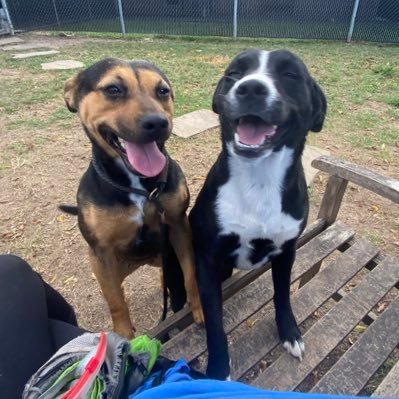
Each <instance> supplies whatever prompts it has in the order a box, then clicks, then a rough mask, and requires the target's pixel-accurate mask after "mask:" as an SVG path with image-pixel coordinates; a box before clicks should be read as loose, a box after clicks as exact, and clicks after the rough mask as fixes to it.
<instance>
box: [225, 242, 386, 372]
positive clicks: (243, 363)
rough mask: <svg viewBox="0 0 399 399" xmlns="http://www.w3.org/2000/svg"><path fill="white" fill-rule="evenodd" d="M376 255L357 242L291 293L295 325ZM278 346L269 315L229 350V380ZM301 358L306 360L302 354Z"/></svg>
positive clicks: (369, 247)
mask: <svg viewBox="0 0 399 399" xmlns="http://www.w3.org/2000/svg"><path fill="white" fill-rule="evenodd" d="M377 253H378V250H377V249H376V248H375V247H374V246H373V245H372V244H370V243H369V242H368V241H366V240H361V241H358V242H356V243H355V244H354V245H353V247H351V248H349V249H348V250H347V251H346V252H344V253H341V254H340V255H339V256H338V257H337V258H336V260H335V261H333V262H332V263H331V264H329V265H328V266H327V267H326V268H325V269H323V270H322V271H321V272H320V273H318V274H317V275H316V276H315V277H314V278H313V279H312V280H311V281H309V283H308V284H306V285H305V286H304V287H303V288H302V289H300V290H299V291H298V292H297V293H295V294H294V295H293V296H292V299H291V303H292V308H293V312H294V314H295V317H296V320H297V323H298V324H300V323H302V322H303V321H304V320H306V319H307V318H308V317H309V316H311V315H312V314H313V312H315V311H316V310H317V309H318V308H319V307H320V306H321V305H322V304H323V303H324V302H326V301H327V300H328V299H329V298H330V297H331V296H332V295H333V294H334V292H336V291H337V290H338V289H339V288H341V287H342V286H343V285H344V284H345V283H346V282H347V281H348V280H350V279H351V278H352V277H353V276H355V275H356V273H358V272H359V270H361V269H362V267H364V265H365V264H366V263H367V262H368V261H369V260H370V259H372V258H373V257H374V256H376V254H377ZM316 341H317V340H316ZM278 344H279V338H278V335H277V328H276V324H275V321H274V312H273V314H270V315H269V316H268V317H267V318H265V319H263V320H261V321H260V322H258V323H256V324H255V326H254V327H253V328H252V329H251V330H250V331H249V332H248V333H247V334H246V335H244V336H243V337H241V338H240V339H239V340H237V341H236V342H235V343H233V345H232V346H231V350H230V352H231V361H232V370H233V372H232V376H233V378H234V379H238V378H241V377H242V376H243V375H244V374H245V373H246V372H247V371H248V370H249V369H250V368H251V367H252V366H253V365H255V364H256V363H257V362H258V361H260V360H261V359H262V358H263V357H264V356H265V355H266V354H267V353H268V352H270V351H271V350H272V349H274V348H275V347H276V346H277V345H278ZM305 356H307V354H306V353H305ZM289 359H290V360H289V361H291V362H293V364H294V365H296V364H297V360H295V359H293V358H292V357H289ZM284 375H285V372H284Z"/></svg>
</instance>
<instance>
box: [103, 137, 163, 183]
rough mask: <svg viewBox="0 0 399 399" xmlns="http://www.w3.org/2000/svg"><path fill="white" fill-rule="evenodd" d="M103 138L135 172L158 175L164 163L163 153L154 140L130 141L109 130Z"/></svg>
mask: <svg viewBox="0 0 399 399" xmlns="http://www.w3.org/2000/svg"><path fill="white" fill-rule="evenodd" d="M105 139H106V141H107V142H108V143H109V144H110V145H111V146H112V147H113V148H114V149H115V150H116V151H117V152H118V153H119V155H120V156H121V157H122V159H123V161H124V162H125V164H126V165H127V166H128V167H129V168H130V169H132V170H133V172H135V173H138V174H140V175H143V176H145V177H154V176H158V175H159V174H160V173H161V172H162V170H163V169H164V167H165V165H166V157H165V154H163V153H162V151H161V150H160V149H159V147H158V145H157V143H156V142H155V141H151V142H149V143H140V144H138V143H132V142H130V141H126V140H124V139H122V138H120V137H118V136H117V135H116V134H114V133H112V132H109V131H108V132H107V133H106V135H105Z"/></svg>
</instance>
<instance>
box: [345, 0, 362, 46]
mask: <svg viewBox="0 0 399 399" xmlns="http://www.w3.org/2000/svg"><path fill="white" fill-rule="evenodd" d="M359 1H360V0H355V4H354V5H353V11H352V18H351V24H350V26H349V32H348V37H347V39H346V41H347V42H348V43H350V41H351V40H352V34H353V29H354V27H355V20H356V15H357V10H358V8H359Z"/></svg>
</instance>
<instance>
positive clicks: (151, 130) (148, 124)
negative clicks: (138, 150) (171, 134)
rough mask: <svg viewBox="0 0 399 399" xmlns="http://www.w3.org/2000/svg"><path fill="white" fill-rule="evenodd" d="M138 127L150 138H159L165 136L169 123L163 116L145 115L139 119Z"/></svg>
mask: <svg viewBox="0 0 399 399" xmlns="http://www.w3.org/2000/svg"><path fill="white" fill-rule="evenodd" d="M140 126H141V128H142V130H143V133H145V134H148V135H150V136H154V138H157V137H155V136H159V135H162V134H165V133H166V132H167V130H168V127H169V121H168V119H167V118H166V116H163V115H158V114H154V115H145V116H143V117H142V118H141V119H140Z"/></svg>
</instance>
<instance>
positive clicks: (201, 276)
mask: <svg viewBox="0 0 399 399" xmlns="http://www.w3.org/2000/svg"><path fill="white" fill-rule="evenodd" d="M212 106H213V110H214V111H215V112H216V113H218V114H219V118H220V123H221V128H222V134H221V138H222V144H223V147H222V152H221V153H220V155H219V158H218V159H217V161H216V163H215V164H214V165H213V167H212V169H211V170H210V172H209V174H208V176H207V179H206V181H205V185H204V187H203V188H202V190H201V192H200V194H199V195H198V198H197V201H196V203H195V205H194V208H193V209H192V211H191V214H190V222H191V226H192V229H193V236H194V237H193V238H194V248H195V256H196V265H197V274H198V283H199V288H200V292H201V300H202V305H203V309H204V314H205V326H206V333H207V344H208V353H209V359H208V368H207V374H208V376H209V377H211V378H218V379H226V378H228V376H229V371H230V366H229V355H228V349H227V338H226V334H225V332H224V329H223V322H222V313H223V312H222V296H221V282H222V281H223V280H225V279H226V278H228V277H229V276H231V274H232V271H233V268H234V267H238V268H240V269H245V270H250V269H256V268H258V267H260V266H261V265H263V264H265V263H266V262H267V261H269V260H271V261H272V275H273V283H274V291H275V295H274V304H275V309H276V322H277V328H278V332H279V336H280V339H281V341H282V344H283V346H284V348H286V349H287V350H288V352H289V353H291V354H292V355H294V356H296V357H298V358H301V357H302V355H303V352H304V343H303V341H302V338H301V333H300V331H299V329H298V326H297V323H296V321H295V317H294V315H293V313H292V309H291V304H290V298H289V294H290V292H289V287H290V275H291V268H292V265H293V263H294V259H295V244H296V240H297V238H298V236H299V235H300V234H301V232H302V231H303V229H304V228H305V225H306V221H307V216H308V208H309V206H308V195H307V190H306V182H305V177H304V172H303V168H302V163H301V155H302V151H303V149H304V145H305V139H306V135H307V133H308V131H309V130H311V131H314V132H319V131H320V130H321V129H322V126H323V122H324V117H325V114H326V108H327V106H326V99H325V97H324V94H323V92H322V91H321V89H320V87H319V86H318V85H317V84H316V82H315V81H314V80H313V79H312V77H311V76H310V75H309V72H308V70H307V68H306V66H305V64H304V63H303V62H302V61H301V60H300V59H299V58H298V57H297V56H295V55H294V54H292V53H291V52H289V51H286V50H277V51H271V52H268V51H262V50H248V51H244V52H243V53H241V54H239V55H238V56H237V57H235V58H234V59H233V61H232V62H231V64H230V65H229V66H228V68H227V69H226V71H225V73H224V76H223V77H222V79H221V80H220V81H219V83H218V86H217V88H216V91H215V94H214V97H213V104H212Z"/></svg>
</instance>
